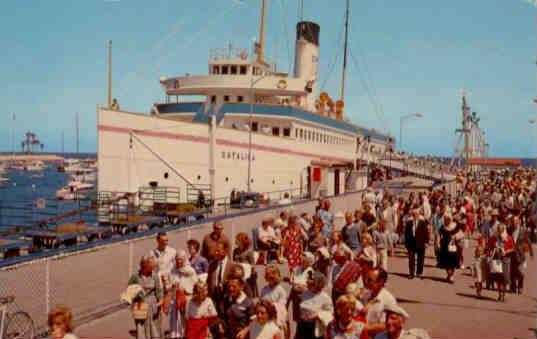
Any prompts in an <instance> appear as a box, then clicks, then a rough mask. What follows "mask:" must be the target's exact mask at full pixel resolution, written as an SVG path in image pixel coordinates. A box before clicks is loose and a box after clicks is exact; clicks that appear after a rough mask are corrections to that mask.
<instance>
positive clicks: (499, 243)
mask: <svg viewBox="0 0 537 339" xmlns="http://www.w3.org/2000/svg"><path fill="white" fill-rule="evenodd" d="M488 247H489V251H490V253H491V255H490V260H489V273H490V274H491V275H492V280H493V281H496V283H497V284H498V301H505V290H506V287H507V284H508V283H509V280H510V278H511V277H510V270H509V269H510V266H511V254H512V253H513V250H514V247H515V246H514V243H513V238H512V237H511V236H510V235H508V234H507V232H506V230H505V225H503V224H499V225H498V228H497V234H496V235H494V236H493V237H491V238H490V240H489V244H488Z"/></svg>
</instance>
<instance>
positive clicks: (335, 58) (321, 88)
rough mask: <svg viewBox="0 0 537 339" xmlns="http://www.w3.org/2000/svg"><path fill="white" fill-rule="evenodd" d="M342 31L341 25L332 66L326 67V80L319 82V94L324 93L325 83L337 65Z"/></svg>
mask: <svg viewBox="0 0 537 339" xmlns="http://www.w3.org/2000/svg"><path fill="white" fill-rule="evenodd" d="M343 20H345V18H343ZM343 30H344V27H343V25H341V29H340V31H339V35H338V39H337V45H336V48H335V49H334V50H335V53H334V59H333V62H332V64H329V65H328V73H326V78H325V79H324V80H323V81H322V82H321V87H320V90H319V92H323V91H324V88H325V86H326V83H327V82H328V80H330V77H331V75H332V73H333V72H334V68H335V66H336V64H337V62H338V60H339V56H340V55H341V50H340V48H339V45H340V44H341V40H342V38H343V37H342V35H343Z"/></svg>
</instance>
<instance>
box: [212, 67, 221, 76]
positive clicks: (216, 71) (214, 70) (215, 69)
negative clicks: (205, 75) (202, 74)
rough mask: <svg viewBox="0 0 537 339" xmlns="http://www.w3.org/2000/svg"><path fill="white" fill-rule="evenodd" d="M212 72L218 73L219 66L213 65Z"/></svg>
mask: <svg viewBox="0 0 537 339" xmlns="http://www.w3.org/2000/svg"><path fill="white" fill-rule="evenodd" d="M213 74H220V67H218V66H213Z"/></svg>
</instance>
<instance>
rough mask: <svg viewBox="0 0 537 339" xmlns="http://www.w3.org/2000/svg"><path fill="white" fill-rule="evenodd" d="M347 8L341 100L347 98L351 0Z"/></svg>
mask: <svg viewBox="0 0 537 339" xmlns="http://www.w3.org/2000/svg"><path fill="white" fill-rule="evenodd" d="M346 2H347V8H346V10H345V44H344V45H343V75H342V76H341V93H340V99H341V101H344V100H345V79H346V78H347V48H348V42H349V0H347V1H346Z"/></svg>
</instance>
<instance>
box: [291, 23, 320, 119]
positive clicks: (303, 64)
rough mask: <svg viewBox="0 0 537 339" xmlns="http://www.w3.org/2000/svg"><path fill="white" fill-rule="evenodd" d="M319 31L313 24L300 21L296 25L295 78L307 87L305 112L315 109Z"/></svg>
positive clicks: (318, 27)
mask: <svg viewBox="0 0 537 339" xmlns="http://www.w3.org/2000/svg"><path fill="white" fill-rule="evenodd" d="M320 30H321V29H320V26H319V25H318V24H316V23H314V22H309V21H301V22H299V23H298V24H297V25H296V46H295V78H301V79H304V85H305V87H308V90H307V95H306V100H305V105H306V107H305V108H306V109H307V110H314V109H315V99H316V97H317V74H318V67H319V66H318V64H319V33H320ZM310 89H311V91H310Z"/></svg>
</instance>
